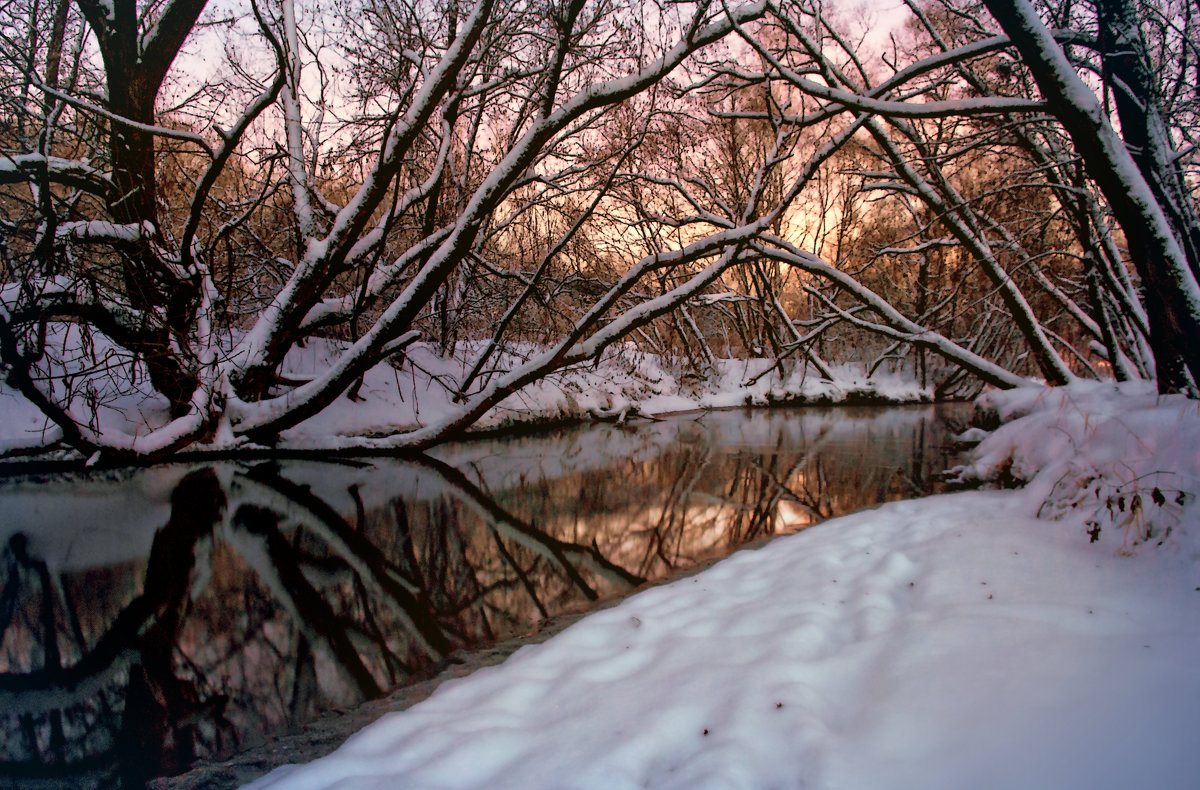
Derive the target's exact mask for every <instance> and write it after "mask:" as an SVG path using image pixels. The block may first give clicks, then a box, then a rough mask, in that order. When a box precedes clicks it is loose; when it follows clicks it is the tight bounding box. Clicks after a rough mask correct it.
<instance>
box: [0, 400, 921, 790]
mask: <svg viewBox="0 0 1200 790" xmlns="http://www.w3.org/2000/svg"><path fill="white" fill-rule="evenodd" d="M721 419H723V418H721ZM910 422H911V423H912V424H911V425H908V424H905V425H904V426H901V429H898V430H892V429H888V431H887V432H886V435H884V434H881V433H878V432H877V433H876V434H873V435H872V436H873V438H869V440H868V442H867V444H864V445H862V447H871V448H879V447H883V449H884V450H886V452H887V453H892V454H895V453H896V452H897V451H896V448H895V447H892V446H890V445H891V444H898V445H902V446H901V447H900V451H899V453H898V458H899V460H898V461H888V462H886V463H875V462H871V461H869V460H864V459H865V458H866V456H864V455H863V453H864V452H866V451H864V450H863V449H862V447H859V449H857V450H852V451H850V455H849V459H850V462H849V463H848V462H846V461H847V459H846V457H845V456H846V455H847V450H846V447H844V446H842V444H840V442H841V441H842V440H841V439H840V438H839V436H840V435H841V433H842V432H843V431H842V427H844V426H842V424H841V423H838V422H836V421H834V422H830V421H824V422H822V421H817V422H816V423H814V424H813V425H812V426H810V428H803V429H802V430H799V432H797V430H796V429H795V424H794V423H795V421H794V420H793V421H792V422H790V423H789V422H783V423H780V425H779V426H775V427H773V428H772V429H771V431H768V432H767V434H766V435H765V437H764V438H762V439H761V440H755V441H754V442H748V443H747V442H743V443H741V444H737V445H735V446H732V447H727V446H725V445H723V444H722V442H726V443H728V438H727V437H725V438H722V437H721V436H714V435H712V432H713V431H714V430H716V429H715V428H713V427H712V425H718V422H713V424H712V425H709V426H707V427H706V425H705V424H704V423H694V424H689V423H681V424H679V425H676V426H675V427H674V428H673V430H674V431H675V432H674V433H672V434H670V435H669V436H670V437H671V440H670V441H669V442H667V443H666V444H665V445H664V447H662V448H659V450H658V451H657V454H656V455H654V457H651V458H645V459H642V460H636V459H637V458H638V457H639V456H638V454H637V453H634V452H616V453H614V454H613V456H612V457H616V458H618V460H617V461H615V462H608V463H597V462H595V460H594V459H593V460H591V461H589V460H588V456H587V454H586V453H582V454H580V458H579V464H580V465H579V467H578V468H576V469H574V470H572V469H571V468H570V467H569V466H566V467H562V468H558V469H557V470H556V472H555V473H554V474H552V475H548V474H543V473H540V472H539V471H538V468H536V465H535V466H534V467H531V468H530V469H529V470H521V471H520V473H519V474H516V473H515V472H514V471H513V470H511V469H505V470H504V474H499V473H496V472H489V471H487V470H486V469H483V470H481V469H480V468H477V467H476V466H473V465H471V464H463V463H457V464H452V463H449V462H447V461H445V460H438V459H435V458H428V457H421V458H414V459H407V460H403V461H399V460H381V461H377V462H373V463H370V464H368V463H362V462H342V463H338V464H324V465H314V464H307V465H305V464H284V463H264V464H257V465H229V464H226V465H211V466H207V467H202V468H198V469H192V470H190V471H188V472H187V473H186V474H182V473H181V474H180V475H177V476H176V477H178V478H179V479H178V482H177V484H175V486H174V489H173V490H172V492H171V494H170V507H169V516H167V517H166V523H165V524H163V525H162V527H161V528H160V529H159V530H158V531H157V533H155V534H154V537H153V539H152V542H151V545H150V547H149V550H148V551H147V552H145V553H144V554H140V555H139V554H137V553H136V552H133V553H132V554H131V555H130V556H131V557H133V558H132V559H127V560H122V561H119V562H115V563H113V562H108V563H105V562H97V563H96V564H95V565H92V566H89V565H88V564H87V563H83V564H82V565H83V567H75V566H72V567H62V563H61V562H59V561H57V560H54V559H52V558H51V553H52V552H51V550H50V549H49V548H47V547H49V546H50V545H51V543H52V541H51V542H47V541H46V540H44V539H43V536H42V533H39V532H34V533H32V534H26V533H24V532H18V533H15V534H12V535H11V536H10V537H9V538H8V540H7V544H6V546H5V548H4V550H3V558H2V559H3V566H2V567H3V574H4V576H3V588H2V590H0V709H2V712H0V728H2V732H0V737H2V739H3V745H0V782H7V783H8V784H9V785H14V784H20V785H22V786H27V785H28V786H36V785H39V784H41V785H45V786H59V785H69V786H72V787H88V786H93V787H99V786H114V785H121V786H125V787H141V786H143V785H144V784H145V782H146V781H147V780H148V779H151V778H153V777H156V776H160V775H167V774H172V773H176V772H179V771H182V770H184V769H186V768H187V767H188V765H189V764H190V763H191V762H192V761H193V760H194V759H196V758H198V757H220V756H223V755H226V754H228V753H230V752H231V751H234V750H236V749H238V748H240V747H244V746H247V745H249V744H252V743H254V742H256V741H259V740H261V739H263V738H264V737H265V736H266V735H268V734H270V733H280V732H285V731H288V730H293V729H296V728H298V727H300V726H303V725H304V724H305V723H306V722H308V721H310V720H311V719H312V718H313V717H314V716H316V715H317V714H319V713H321V712H322V711H325V710H329V709H332V708H344V707H347V706H351V705H354V704H356V703H358V702H361V701H363V700H365V699H370V698H372V697H376V696H378V695H380V694H381V693H384V692H386V691H387V690H390V689H392V688H395V687H397V686H399V685H402V684H404V683H406V682H410V681H411V680H413V679H414V678H419V677H422V676H425V675H428V674H429V673H432V672H434V671H436V670H437V669H438V668H439V667H440V666H442V665H444V663H445V662H446V661H447V658H448V656H449V655H450V654H451V653H452V652H453V651H455V650H457V649H460V648H464V647H468V648H469V647H470V646H472V645H477V644H479V643H481V642H487V641H489V640H493V639H496V638H502V637H506V636H509V635H513V634H520V633H526V632H528V631H530V630H531V629H535V628H536V627H537V624H538V623H539V622H540V621H542V620H545V619H546V618H550V617H554V616H556V615H558V614H561V613H563V612H566V611H570V610H575V609H579V608H581V607H585V606H587V605H589V604H591V603H592V602H594V601H596V600H598V599H601V598H606V597H610V596H612V595H615V594H623V593H625V592H628V591H629V590H631V589H633V588H634V587H636V586H637V585H639V584H641V583H642V582H643V581H644V580H646V579H652V578H662V577H664V576H666V575H669V574H670V573H672V572H674V571H677V570H680V569H683V568H687V567H689V566H691V565H693V564H694V563H696V562H698V561H700V560H704V559H707V558H709V557H713V556H716V555H720V554H724V553H728V552H729V551H730V550H732V549H734V548H736V547H737V546H740V545H744V544H746V543H748V542H751V541H755V540H759V539H761V538H764V537H767V536H771V535H776V534H780V533H784V532H791V531H795V530H796V529H800V528H803V527H804V526H806V525H808V524H810V523H815V522H816V521H817V520H820V519H823V518H827V517H829V516H833V515H838V514H840V513H843V512H847V511H849V510H852V509H855V508H858V507H861V506H863V505H869V504H875V503H877V502H880V501H883V500H885V499H894V498H898V497H900V496H908V495H911V492H912V487H913V486H914V485H920V484H926V483H928V481H929V478H930V476H931V474H932V472H931V471H930V470H931V469H933V468H934V467H938V466H941V465H942V464H943V457H942V456H940V455H938V454H937V453H936V452H934V451H933V450H936V449H938V448H940V446H941V444H942V443H941V442H940V440H939V439H938V438H937V437H931V436H930V435H929V431H930V429H929V427H928V426H927V424H926V422H925V421H924V420H923V419H922V420H919V421H910ZM806 424H807V423H805V425H806ZM780 426H783V427H780ZM789 426H790V427H789ZM718 433H719V431H718ZM622 440H623V439H622V437H621V436H620V435H614V438H613V441H617V442H619V441H622ZM889 443H890V444H889ZM885 445H886V446H885ZM618 446H621V445H619V444H618ZM534 447H535V449H538V450H539V452H535V453H533V454H532V456H529V457H534V458H539V457H544V458H549V457H551V456H550V455H548V454H547V455H541V454H540V450H541V449H545V448H542V447H541V446H538V445H534ZM546 447H550V445H546ZM930 448H933V450H931V449H930ZM557 452H558V453H559V456H560V461H561V456H564V455H566V454H567V453H565V452H564V451H563V450H562V448H561V447H560V448H559V449H558V450H557ZM872 452H873V450H872ZM927 452H928V455H929V457H926V454H927ZM856 454H857V455H856ZM839 459H840V460H839ZM589 467H590V468H589ZM63 485H64V490H73V487H77V486H79V485H80V481H79V480H74V481H67V482H64V484H63ZM120 485H121V486H124V488H125V489H128V487H129V486H130V485H131V483H129V482H125V483H120ZM79 501H80V503H81V509H80V512H79V513H78V514H77V516H72V518H76V517H77V518H78V519H79V520H80V521H86V520H87V519H88V517H89V515H88V512H87V506H86V502H87V500H86V498H83V497H81V498H80V500H79ZM160 523H161V522H160ZM64 528H65V527H64ZM54 529H55V526H54V525H50V526H48V527H47V530H49V532H50V533H51V534H52V533H53V531H54ZM78 565H79V563H76V566H78Z"/></svg>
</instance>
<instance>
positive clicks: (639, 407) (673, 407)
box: [0, 338, 933, 463]
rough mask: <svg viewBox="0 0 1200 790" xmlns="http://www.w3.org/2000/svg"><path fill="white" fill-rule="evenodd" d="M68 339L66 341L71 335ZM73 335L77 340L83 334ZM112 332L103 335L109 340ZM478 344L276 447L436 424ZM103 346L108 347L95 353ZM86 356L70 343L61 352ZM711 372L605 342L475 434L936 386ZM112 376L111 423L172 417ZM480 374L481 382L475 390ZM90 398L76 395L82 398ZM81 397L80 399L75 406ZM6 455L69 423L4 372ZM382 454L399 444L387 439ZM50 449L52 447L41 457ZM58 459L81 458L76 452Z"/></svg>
mask: <svg viewBox="0 0 1200 790" xmlns="http://www.w3.org/2000/svg"><path fill="white" fill-rule="evenodd" d="M62 342H64V343H67V342H69V341H66V340H64V341H62ZM74 342H75V343H76V344H77V343H78V342H79V341H78V339H76V340H75V341H74ZM103 342H104V340H103V338H100V339H98V340H97V341H96V343H97V344H98V345H103ZM479 348H480V344H478V343H476V344H470V343H462V344H460V347H459V348H458V349H457V351H456V353H454V354H453V355H447V356H443V355H441V354H439V353H438V351H437V349H436V348H435V347H434V346H433V345H431V344H428V343H415V344H413V345H412V346H410V347H409V348H408V349H407V350H406V353H405V355H404V357H403V358H401V359H397V360H394V361H389V362H383V363H380V364H379V365H376V366H375V367H374V368H372V369H371V370H369V371H367V373H366V374H365V375H364V377H363V380H362V384H361V386H359V387H358V388H357V389H355V390H354V392H353V394H352V395H351V394H347V395H344V396H343V397H340V398H338V399H337V400H335V401H334V402H333V403H332V404H330V406H329V407H327V408H326V409H325V410H323V411H322V412H320V413H319V414H316V415H314V416H313V417H311V418H309V419H308V420H306V421H304V422H303V423H301V424H300V425H298V426H296V427H295V428H293V429H290V430H288V431H285V432H283V434H282V435H281V436H280V437H279V441H278V442H276V444H275V445H273V446H272V447H269V448H266V447H263V448H257V450H258V451H260V452H265V453H268V454H277V453H287V452H300V453H303V452H325V451H341V452H347V453H351V452H354V453H362V452H363V451H364V450H369V449H370V448H369V447H368V446H367V445H369V444H370V443H371V441H372V440H374V439H380V438H381V437H387V436H390V435H392V434H396V433H401V432H405V431H411V430H415V429H420V428H425V427H428V426H431V425H437V424H439V423H441V422H443V421H445V420H447V419H448V418H449V417H450V416H452V415H453V414H454V413H455V412H456V410H458V409H459V408H461V405H460V404H458V403H456V402H455V400H454V394H455V393H456V392H457V390H458V388H459V386H460V385H461V383H462V382H463V381H464V380H465V379H466V378H467V376H468V375H469V371H470V369H471V360H472V359H473V358H474V356H475V355H476V354H477V353H478V352H479ZM339 349H340V346H339V344H338V343H337V342H336V341H330V340H320V339H314V340H311V341H309V342H308V343H307V345H306V346H305V347H304V348H297V349H293V350H292V351H291V352H290V353H289V354H288V357H287V358H286V360H285V364H284V366H283V368H282V370H281V372H280V375H281V376H283V377H284V378H286V379H289V380H293V381H303V380H306V379H308V378H311V377H312V376H314V375H317V374H319V373H320V372H321V371H322V370H323V369H324V368H325V367H327V366H328V365H329V364H331V361H332V360H333V359H334V358H335V357H336V356H337V354H338V352H339ZM103 351H104V349H103V348H99V349H98V352H97V353H101V354H102V352H103ZM541 351H544V349H542V348H540V347H536V346H530V345H528V344H525V345H521V346H519V347H516V348H513V349H511V350H509V351H506V352H504V353H499V354H497V355H496V358H495V360H494V362H493V365H492V366H491V367H492V369H493V370H494V371H504V370H509V369H512V368H515V367H517V366H519V365H520V364H521V363H522V362H523V360H524V359H526V358H528V357H529V356H532V355H534V354H536V353H539V352H541ZM67 352H71V353H76V354H78V353H80V352H79V351H78V349H75V348H66V349H64V350H63V353H64V354H66V353H67ZM713 365H714V367H713V368H712V369H711V370H709V371H708V373H707V374H706V376H704V377H700V376H696V375H692V374H685V373H683V372H681V371H680V370H679V369H678V368H679V365H678V364H676V363H673V362H672V361H670V360H667V359H664V358H662V357H660V356H658V355H656V354H649V353H645V352H642V351H638V350H637V349H636V348H635V347H634V346H633V345H631V344H625V345H621V346H618V347H614V348H613V349H611V350H609V351H607V352H606V353H605V354H604V355H603V356H602V357H601V359H600V360H599V361H598V362H597V363H596V364H594V365H592V364H588V365H577V366H574V367H571V368H567V369H564V370H562V371H560V372H558V373H555V374H553V375H550V376H548V377H546V378H545V379H542V380H540V381H537V382H534V383H531V384H529V385H527V386H526V387H524V388H522V389H521V390H520V391H518V392H516V393H514V394H512V395H510V396H509V397H508V398H507V399H505V400H504V401H502V402H501V403H500V404H498V405H497V406H496V407H495V408H493V409H492V410H491V411H489V412H488V413H487V414H485V415H483V417H482V418H481V419H480V420H479V421H478V422H477V423H475V424H474V425H473V426H472V431H473V432H474V433H482V434H486V433H489V432H497V431H504V432H512V431H515V430H522V429H528V428H540V427H546V426H549V425H555V424H567V423H578V422H588V421H614V422H624V421H626V420H630V419H634V418H636V417H638V416H660V415H667V414H674V413H680V412H688V411H699V410H709V409H723V408H733V407H740V406H773V405H789V404H790V405H799V404H833V403H840V404H864V403H872V404H876V403H898V404H899V403H929V402H931V401H932V400H933V398H932V393H931V392H930V391H929V390H928V389H926V388H922V387H921V386H919V385H918V384H917V383H916V382H915V381H912V380H910V379H908V378H906V377H904V376H901V375H896V374H892V373H888V372H887V371H884V370H877V371H873V372H871V373H870V374H868V371H866V370H865V369H864V368H863V366H862V365H858V364H842V365H834V366H832V367H831V369H830V372H831V373H832V374H833V375H832V378H823V377H821V376H820V375H818V373H817V372H816V371H815V370H814V369H812V368H811V367H808V366H806V365H804V364H796V363H793V362H790V361H788V362H776V361H775V360H770V359H715V360H713ZM120 381H121V379H120V377H116V376H114V377H113V378H112V379H106V380H105V381H104V382H103V387H102V388H101V390H99V391H98V392H97V393H96V395H95V396H96V397H97V398H98V399H99V401H100V402H102V403H104V404H105V407H104V408H102V409H100V410H99V411H98V412H97V415H96V419H97V420H98V423H97V425H98V427H100V428H102V429H103V430H105V431H110V432H116V433H120V434H128V435H132V436H141V435H144V434H146V433H148V432H149V431H151V430H154V429H156V428H159V427H162V426H163V425H165V424H167V422H168V421H169V417H168V414H167V404H166V401H165V400H163V399H162V398H161V397H160V396H158V395H156V394H154V393H152V392H150V391H149V390H147V389H146V388H145V383H146V381H147V379H146V378H145V376H143V377H142V378H141V379H140V384H135V385H128V384H120V383H119V382H120ZM482 383H483V382H481V381H476V382H475V384H474V385H473V386H474V387H475V388H478V387H479V386H481V385H482ZM83 398H84V396H83V394H79V395H78V396H77V400H78V401H79V403H82V402H83V401H82V400H81V399H83ZM76 405H79V404H78V403H77V404H76ZM0 417H2V419H0V455H9V456H21V457H24V456H27V455H29V454H30V453H34V454H36V453H39V451H43V450H45V449H47V448H51V447H53V446H54V445H55V443H56V442H58V440H59V438H60V436H61V432H60V431H59V429H58V428H57V427H56V426H54V425H53V424H50V423H49V422H48V421H47V420H46V418H45V416H44V415H42V413H41V412H40V411H38V409H37V408H36V407H34V406H33V404H31V403H30V402H29V401H27V400H26V399H25V398H24V397H23V396H22V395H20V393H18V392H16V391H14V390H12V389H11V388H9V387H8V386H7V385H6V384H4V383H3V382H2V381H0ZM230 451H236V452H238V453H241V454H243V455H253V454H254V453H255V452H256V450H255V448H253V447H249V446H247V445H244V444H233V443H230V442H228V441H222V440H221V439H220V438H214V441H213V443H211V444H207V445H203V446H196V447H193V448H189V452H187V453H183V454H181V455H186V456H189V457H199V456H208V457H212V456H213V455H214V454H222V453H225V454H228V453H229V452H230ZM383 451H384V452H389V453H393V452H395V451H394V450H393V449H389V448H385V449H384V450H383ZM42 455H43V456H44V455H45V454H44V453H43V454H42ZM50 457H51V458H53V459H73V460H74V461H76V462H80V463H81V462H82V461H83V460H85V459H83V458H81V457H79V456H78V454H77V453H73V452H70V451H58V452H56V453H53V454H51V456H50Z"/></svg>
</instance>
